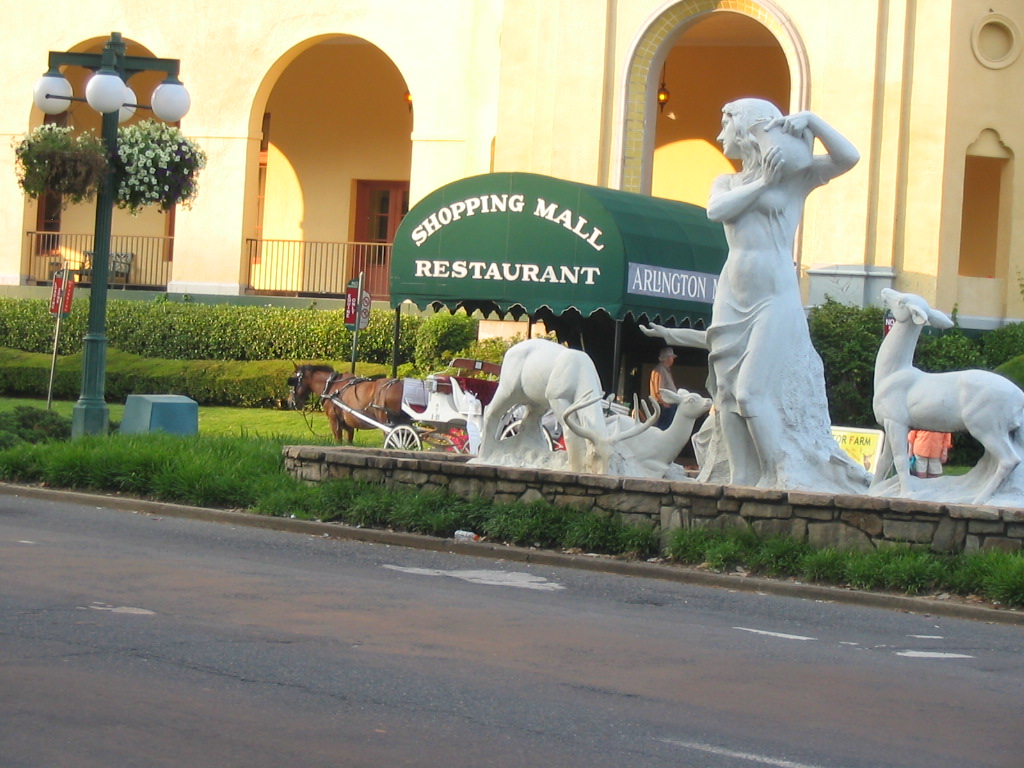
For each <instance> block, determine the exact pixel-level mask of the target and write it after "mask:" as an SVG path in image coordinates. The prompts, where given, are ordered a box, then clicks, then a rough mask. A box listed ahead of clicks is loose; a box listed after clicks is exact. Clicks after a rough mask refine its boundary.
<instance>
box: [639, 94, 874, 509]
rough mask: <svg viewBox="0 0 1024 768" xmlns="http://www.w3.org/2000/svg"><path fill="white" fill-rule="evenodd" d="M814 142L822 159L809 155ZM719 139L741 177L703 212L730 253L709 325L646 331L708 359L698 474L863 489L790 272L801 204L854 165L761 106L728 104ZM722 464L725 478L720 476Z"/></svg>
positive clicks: (729, 178) (721, 181)
mask: <svg viewBox="0 0 1024 768" xmlns="http://www.w3.org/2000/svg"><path fill="white" fill-rule="evenodd" d="M815 138H817V139H818V140H819V141H820V142H821V144H822V146H823V147H824V148H825V150H826V154H821V155H814V154H812V148H813V143H814V139H815ZM718 139H719V141H721V142H722V148H723V150H724V152H725V155H726V157H729V158H732V159H739V160H741V161H742V169H741V170H740V171H739V173H732V174H726V175H723V176H719V177H718V178H717V179H716V180H715V181H714V184H713V186H712V189H711V198H710V200H709V202H708V218H709V219H711V220H713V221H720V222H722V224H723V225H724V227H725V235H726V240H727V242H728V245H729V255H728V258H727V259H726V262H725V266H724V267H723V268H722V274H721V277H720V278H719V281H718V289H717V293H716V295H715V301H714V304H713V307H712V319H711V325H710V327H709V328H708V330H707V333H706V337H705V338H703V339H701V338H700V333H699V332H695V331H692V330H677V329H668V328H662V327H660V326H652V328H653V329H654V330H653V331H652V332H651V333H650V335H658V336H661V337H662V338H665V339H666V340H667V341H669V342H671V343H676V344H689V345H691V346H704V347H706V348H707V349H708V350H709V358H708V359H709V364H710V373H709V387H710V388H711V393H712V397H713V399H714V402H715V410H716V415H717V427H716V431H717V433H718V434H717V435H716V437H717V438H718V439H717V440H715V439H713V440H712V444H711V448H710V449H709V451H710V452H711V453H712V454H717V455H714V456H709V462H708V464H707V467H705V468H703V469H702V476H703V477H705V478H706V479H709V480H716V479H718V480H722V481H724V482H730V483H732V484H735V485H755V486H760V487H764V488H807V489H819V490H861V488H862V486H864V484H865V483H866V481H867V477H866V475H865V473H864V471H863V468H861V467H859V465H857V464H856V463H854V462H853V461H852V460H848V459H847V457H846V454H845V453H843V452H842V450H841V449H840V448H839V447H838V446H837V445H836V444H835V441H834V440H833V439H832V434H831V429H830V424H829V418H828V403H827V401H826V399H825V386H824V375H823V372H822V366H821V359H820V358H819V357H818V354H817V353H816V352H815V351H814V348H813V347H812V346H811V341H810V334H809V332H808V329H807V320H806V317H805V315H804V310H803V306H802V303H801V299H800V288H799V284H798V282H797V274H796V270H795V268H794V263H793V247H794V243H795V238H796V229H797V226H798V224H799V223H800V218H801V216H802V214H803V208H804V201H805V200H806V198H807V195H808V194H809V193H810V192H811V191H812V190H813V189H815V188H816V187H819V186H821V185H823V184H825V183H827V182H828V181H829V180H830V179H832V178H835V177H836V176H839V175H840V174H842V173H845V172H846V171H848V170H850V169H851V168H852V167H853V166H854V165H855V164H856V163H857V161H858V160H859V159H860V155H859V153H858V152H857V150H856V148H854V146H853V145H852V144H850V142H849V141H847V140H846V139H845V138H843V137H842V136H840V135H839V133H838V132H837V131H835V129H833V128H832V127H831V126H829V125H828V124H827V123H826V122H825V121H824V120H822V119H821V118H820V117H818V116H817V115H815V114H812V113H810V112H799V113H796V114H793V115H788V116H785V117H784V116H783V115H782V113H781V112H779V110H778V108H777V107H776V106H775V105H774V104H771V103H770V102H767V101H763V100H761V99H740V100H738V101H734V102H732V103H729V104H726V105H725V107H723V109H722V132H721V134H719V136H718ZM723 449H724V451H723ZM723 454H724V455H723ZM723 462H727V465H726V466H727V471H728V476H727V477H726V478H722V477H715V472H716V470H715V467H716V466H717V467H721V466H722V464H723ZM847 462H848V463H847ZM719 474H720V470H719Z"/></svg>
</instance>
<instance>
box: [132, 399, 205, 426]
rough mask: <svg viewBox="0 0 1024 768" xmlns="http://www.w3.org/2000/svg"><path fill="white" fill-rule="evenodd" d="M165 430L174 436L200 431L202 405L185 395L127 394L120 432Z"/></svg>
mask: <svg viewBox="0 0 1024 768" xmlns="http://www.w3.org/2000/svg"><path fill="white" fill-rule="evenodd" d="M158 429H159V430H163V431H164V432H169V433H170V434H173V435H195V434H197V433H198V432H199V404H198V403H197V402H196V401H195V400H193V399H191V398H189V397H185V396H184V395H128V399H127V400H126V401H125V404H124V418H123V419H122V420H121V434H123V435H137V434H140V433H142V432H155V431H156V430H158Z"/></svg>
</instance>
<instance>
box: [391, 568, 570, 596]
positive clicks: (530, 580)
mask: <svg viewBox="0 0 1024 768" xmlns="http://www.w3.org/2000/svg"><path fill="white" fill-rule="evenodd" d="M384 567H385V568H389V569H390V570H392V571H401V572H402V573H411V574H415V575H417V576H451V577H452V578H453V579H462V580H463V581H468V582H471V583H473V584H488V585H490V586H495V587H518V588H519V589H536V590H540V591H542V592H554V591H556V590H559V589H565V587H564V586H562V585H561V584H558V583H557V582H554V581H548V580H547V579H545V578H544V577H543V576H533V575H531V574H529V573H506V572H505V571H442V570H438V569H434V568H404V567H402V566H400V565H385V566H384Z"/></svg>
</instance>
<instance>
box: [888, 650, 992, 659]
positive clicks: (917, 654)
mask: <svg viewBox="0 0 1024 768" xmlns="http://www.w3.org/2000/svg"><path fill="white" fill-rule="evenodd" d="M896 655H897V656H906V657H908V658H911V659H973V658H974V657H973V656H968V655H967V654H966V653H940V652H938V651H897V652H896Z"/></svg>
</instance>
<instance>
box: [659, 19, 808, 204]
mask: <svg viewBox="0 0 1024 768" xmlns="http://www.w3.org/2000/svg"><path fill="white" fill-rule="evenodd" d="M663 76H664V79H663V80H662V82H664V84H665V85H664V88H665V90H666V91H668V94H669V98H668V101H667V102H666V103H665V104H664V105H663V106H660V107H659V108H658V109H657V110H656V112H655V121H654V122H655V128H654V149H653V159H652V164H651V166H652V173H651V190H650V191H651V194H652V195H654V196H655V197H666V198H669V199H671V200H681V201H683V202H687V203H693V204H695V205H706V204H707V199H708V191H709V190H710V189H711V182H712V181H713V180H714V178H715V177H716V176H718V175H720V174H722V173H731V172H732V171H733V170H739V168H738V164H736V163H733V162H732V161H730V160H727V159H726V158H725V156H724V155H723V154H722V151H721V145H720V144H719V143H718V141H717V140H716V137H717V136H718V133H719V131H720V130H721V119H722V106H723V105H724V104H726V103H728V102H730V101H733V100H735V99H738V98H744V97H747V96H754V97H757V98H762V99H767V100H768V101H771V102H773V103H774V104H776V105H778V106H779V108H780V109H782V111H783V112H789V111H790V108H789V107H790V105H789V95H790V77H789V67H788V65H787V63H786V57H785V54H784V53H783V51H782V47H781V46H780V45H779V43H778V41H777V40H776V39H775V36H774V35H773V34H772V33H771V32H770V31H769V30H768V29H767V27H765V26H763V25H762V24H761V23H759V22H757V21H755V20H754V19H752V18H750V17H748V16H744V15H742V14H738V13H728V12H726V13H712V14H708V15H706V16H704V17H702V18H700V19H698V20H697V21H696V22H694V23H693V24H691V25H690V26H688V27H686V29H685V30H684V31H683V33H682V35H681V36H680V37H679V39H678V40H677V41H676V43H675V44H674V45H673V46H672V47H671V48H670V49H669V51H668V54H667V56H666V58H665V63H664V65H663ZM659 87H660V83H659Z"/></svg>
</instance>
